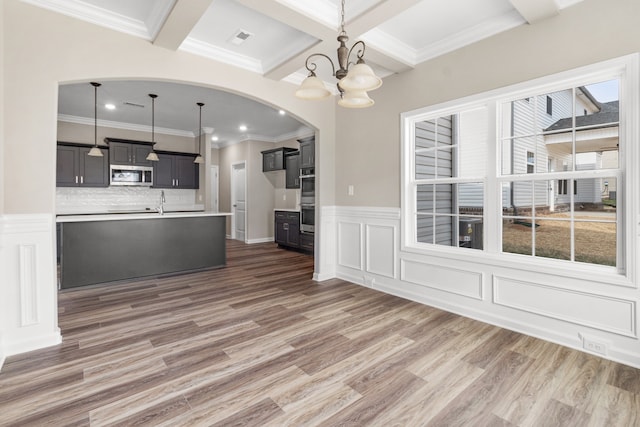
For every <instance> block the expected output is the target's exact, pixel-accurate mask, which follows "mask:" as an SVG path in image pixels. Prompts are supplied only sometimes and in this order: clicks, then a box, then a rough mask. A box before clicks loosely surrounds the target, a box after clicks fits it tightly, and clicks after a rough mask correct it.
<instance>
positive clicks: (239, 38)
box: [229, 29, 253, 46]
mask: <svg viewBox="0 0 640 427" xmlns="http://www.w3.org/2000/svg"><path fill="white" fill-rule="evenodd" d="M251 36H253V33H250V32H249V31H245V30H242V29H239V30H237V31H236V32H235V33H233V35H232V36H231V38H230V39H229V42H230V43H232V44H235V45H236V46H238V45H241V44H242V43H244V42H246V41H247V39H248V38H249V37H251Z"/></svg>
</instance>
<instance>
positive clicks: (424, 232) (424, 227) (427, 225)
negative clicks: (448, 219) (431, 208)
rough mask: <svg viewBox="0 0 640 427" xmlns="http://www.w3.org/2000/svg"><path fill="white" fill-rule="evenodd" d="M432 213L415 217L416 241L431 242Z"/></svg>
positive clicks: (432, 228)
mask: <svg viewBox="0 0 640 427" xmlns="http://www.w3.org/2000/svg"><path fill="white" fill-rule="evenodd" d="M433 230H434V227H433V215H421V214H418V216H417V217H416V241H417V242H419V243H433Z"/></svg>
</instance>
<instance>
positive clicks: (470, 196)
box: [458, 182, 484, 216]
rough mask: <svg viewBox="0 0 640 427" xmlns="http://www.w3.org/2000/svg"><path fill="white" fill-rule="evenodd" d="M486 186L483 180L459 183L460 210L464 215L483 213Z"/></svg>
mask: <svg viewBox="0 0 640 427" xmlns="http://www.w3.org/2000/svg"><path fill="white" fill-rule="evenodd" d="M483 211H484V186H483V184H482V183H481V182H469V183H464V184H458V212H459V213H460V214H462V215H465V214H466V215H480V216H481V215H482V213H483Z"/></svg>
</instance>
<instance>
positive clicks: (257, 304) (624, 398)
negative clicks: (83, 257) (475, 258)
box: [0, 242, 640, 427]
mask: <svg viewBox="0 0 640 427" xmlns="http://www.w3.org/2000/svg"><path fill="white" fill-rule="evenodd" d="M312 262H313V260H312V259H311V258H310V257H309V256H306V255H302V254H298V253H295V252H290V251H285V250H280V249H277V248H276V247H275V246H274V245H273V244H259V245H251V246H247V245H244V244H240V243H237V242H229V244H228V267H226V268H224V269H219V270H213V271H208V272H201V273H194V274H189V275H184V276H179V277H168V278H161V279H153V280H144V281H137V282H132V283H126V284H119V285H117V286H99V287H91V288H85V289H78V290H69V291H64V292H61V293H60V298H59V306H60V327H61V329H62V333H63V336H64V342H63V344H61V345H59V346H56V347H52V348H48V349H43V350H38V351H34V352H31V353H28V354H23V355H18V356H13V357H10V358H9V359H8V360H7V362H6V363H5V366H4V368H3V369H2V372H0V424H1V425H19V426H27V425H38V426H40V425H56V426H57V425H65V426H66V425H96V426H98V425H122V426H131V425H153V426H160V425H170V426H183V425H207V426H209V425H220V426H235V425H244V426H285V425H291V426H302V425H323V426H422V425H429V426H454V425H458V426H511V425H522V426H545V427H546V426H580V427H582V426H591V425H592V426H625V427H628V426H640V370H637V369H633V368H630V367H627V366H624V365H620V364H617V363H613V362H610V361H606V360H603V359H600V358H598V357H595V356H590V355H588V354H585V353H582V352H578V351H574V350H570V349H567V348H564V347H561V346H559V345H555V344H551V343H548V342H545V341H541V340H538V339H534V338H530V337H527V336H524V335H520V334H517V333H514V332H510V331H507V330H504V329H500V328H497V327H494V326H490V325H487V324H484V323H481V322H477V321H473V320H469V319H466V318H464V317H460V316H456V315H453V314H449V313H446V312H443V311H440V310H437V309H433V308H430V307H426V306H423V305H419V304H417V303H413V302H410V301H406V300H403V299H400V298H396V297H393V296H389V295H385V294H381V293H378V292H376V291H372V290H370V289H367V288H364V287H360V286H356V285H352V284H349V283H346V282H344V281H341V280H330V281H327V282H323V283H315V282H313V281H312V280H310V277H311V275H312Z"/></svg>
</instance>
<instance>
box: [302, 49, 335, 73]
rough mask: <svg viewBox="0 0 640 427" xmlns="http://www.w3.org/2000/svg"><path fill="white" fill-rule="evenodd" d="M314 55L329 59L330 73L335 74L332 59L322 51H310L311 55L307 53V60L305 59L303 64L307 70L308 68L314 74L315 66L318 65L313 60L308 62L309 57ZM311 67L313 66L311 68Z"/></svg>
mask: <svg viewBox="0 0 640 427" xmlns="http://www.w3.org/2000/svg"><path fill="white" fill-rule="evenodd" d="M314 56H321V57H323V58H326V59H327V60H328V61H329V63H330V64H331V75H332V76H335V75H336V66H335V65H334V64H333V61H332V60H331V58H329V57H328V56H327V55H325V54H324V53H312V54H311V55H309V56H308V57H307V60H306V61H305V63H304V66H305V67H306V68H307V70H309V72H310V73H312V74H313V75H315V71H316V68H318V65H317V64H316V63H315V62H311V63H310V62H309V60H310V59H311V58H313V57H314ZM311 67H313V68H311Z"/></svg>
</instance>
